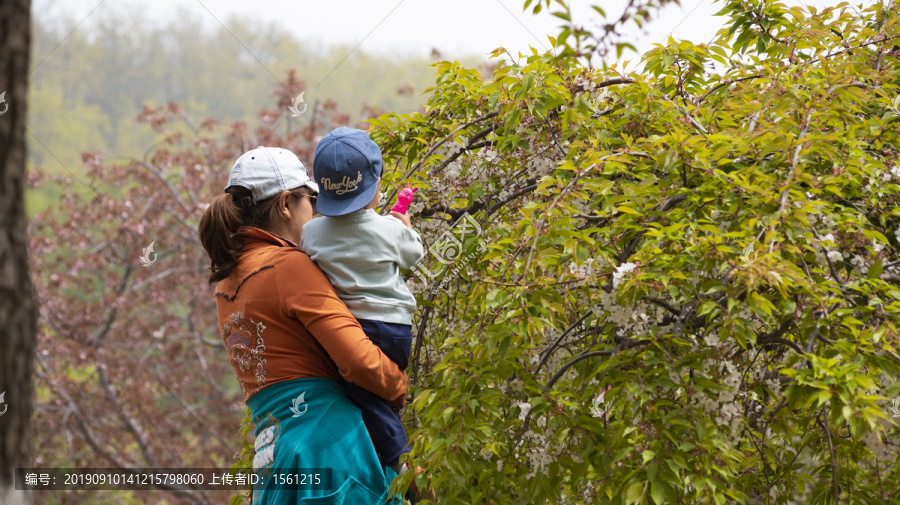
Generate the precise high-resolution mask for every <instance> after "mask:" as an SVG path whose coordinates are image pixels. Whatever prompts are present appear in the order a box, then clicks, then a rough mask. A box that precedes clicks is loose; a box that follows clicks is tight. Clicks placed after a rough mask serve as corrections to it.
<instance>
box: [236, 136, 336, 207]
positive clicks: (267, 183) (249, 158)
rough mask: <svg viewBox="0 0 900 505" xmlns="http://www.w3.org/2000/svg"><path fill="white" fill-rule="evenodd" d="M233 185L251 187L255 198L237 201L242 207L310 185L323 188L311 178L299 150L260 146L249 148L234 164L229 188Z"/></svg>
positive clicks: (249, 188) (313, 187)
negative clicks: (298, 153) (298, 154)
mask: <svg viewBox="0 0 900 505" xmlns="http://www.w3.org/2000/svg"><path fill="white" fill-rule="evenodd" d="M232 186H241V187H242V188H246V189H248V190H250V193H251V194H252V195H253V198H252V199H251V198H249V197H244V198H243V199H242V200H241V201H235V202H234V203H235V205H237V206H238V207H250V206H253V205H256V203H257V202H261V201H263V200H265V199H267V198H271V197H273V196H277V195H280V194H281V193H282V192H284V191H289V190H292V189H296V188H299V187H300V186H306V187H307V188H309V189H311V190H313V191H315V192H316V193H318V192H319V186H318V185H317V184H316V183H315V182H313V181H312V180H311V179H310V178H309V174H307V172H306V167H305V166H304V165H303V162H302V161H300V158H298V157H297V155H296V154H294V153H292V152H291V151H288V150H287V149H282V148H280V147H262V146H260V147H257V148H256V149H253V150H252V151H247V152H246V153H244V154H243V155H241V157H240V158H238V159H237V161H235V162H234V166H233V167H231V173H230V174H229V175H228V184H226V185H225V192H228V189H229V188H231V187H232Z"/></svg>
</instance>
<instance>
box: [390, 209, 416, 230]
mask: <svg viewBox="0 0 900 505" xmlns="http://www.w3.org/2000/svg"><path fill="white" fill-rule="evenodd" d="M390 215H391V216H394V217H396V218H397V219H399V220H400V222H402V223H403V224H405V225H406V227H407V228H412V223H411V222H410V221H409V214H401V213H399V212H394V211H391V213H390Z"/></svg>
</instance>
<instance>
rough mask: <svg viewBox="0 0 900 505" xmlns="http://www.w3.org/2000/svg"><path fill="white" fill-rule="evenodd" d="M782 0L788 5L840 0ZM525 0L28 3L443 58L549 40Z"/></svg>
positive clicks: (657, 34) (657, 25)
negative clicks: (274, 31) (255, 23)
mask: <svg viewBox="0 0 900 505" xmlns="http://www.w3.org/2000/svg"><path fill="white" fill-rule="evenodd" d="M782 1H783V2H784V3H785V4H787V5H799V4H800V3H801V2H803V3H807V4H811V5H816V6H825V5H835V4H837V3H838V1H837V0H811V1H810V0H782ZM869 2H871V0H869ZM859 3H860V2H859V1H855V2H851V4H853V5H859ZM591 4H596V5H600V6H602V8H603V9H605V10H606V14H607V16H610V17H613V16H618V15H619V14H620V13H621V11H622V8H623V7H624V5H625V4H626V2H625V1H624V0H594V1H593V2H590V1H587V0H573V1H572V2H571V5H572V8H573V11H574V13H575V17H574V19H575V21H576V22H577V23H581V24H583V25H585V26H588V27H590V26H593V25H595V24H596V23H597V21H598V20H599V17H598V16H597V14H596V13H594V12H593V11H592V10H591V9H590V5H591ZM523 5H524V2H523V0H453V1H449V2H448V1H441V2H438V1H436V0H335V1H322V0H317V1H311V0H253V1H246V0H152V1H149V0H103V1H100V0H64V1H62V0H34V1H33V11H34V13H35V15H36V16H37V17H40V18H41V19H51V20H53V19H56V20H59V19H67V20H68V22H69V24H73V23H74V24H77V23H78V22H80V21H82V20H84V22H83V23H82V24H81V25H79V26H78V28H77V29H79V30H90V27H91V25H90V20H91V18H92V17H99V16H100V15H102V14H104V13H107V14H108V13H115V12H126V11H138V12H142V13H144V14H145V15H146V16H147V18H148V22H152V23H154V24H156V23H159V22H164V21H165V20H166V19H167V18H171V17H172V16H174V15H177V14H178V13H179V12H182V13H183V12H184V11H187V12H188V13H192V14H195V15H196V16H198V17H199V18H201V19H204V20H206V21H207V22H208V23H209V25H210V26H218V25H219V24H220V23H222V24H224V25H225V26H226V27H227V25H228V20H229V18H230V17H231V16H234V15H237V16H244V17H248V18H251V19H257V20H264V21H272V22H275V23H278V24H279V25H281V26H283V27H284V28H285V29H287V30H289V31H291V32H292V33H293V34H295V35H296V36H297V37H298V38H299V39H301V40H306V41H314V42H317V43H318V44H325V45H330V44H341V45H346V46H348V47H350V48H353V47H357V46H358V47H359V49H360V50H364V51H367V52H370V53H381V54H384V53H387V54H401V55H427V54H429V53H430V52H431V49H432V48H436V49H438V50H439V51H440V52H441V53H442V54H443V55H444V57H445V58H453V57H456V56H459V55H464V54H480V55H486V54H487V53H489V52H490V51H491V50H492V49H494V48H496V47H499V46H503V47H506V48H507V49H509V50H511V51H514V53H513V54H515V52H517V51H523V52H524V51H527V49H528V47H529V46H534V47H537V48H539V49H543V48H548V47H549V43H548V41H547V37H546V36H547V35H548V34H550V35H555V34H556V33H557V31H558V26H559V24H560V23H559V21H560V20H559V19H557V18H555V17H552V16H550V15H548V14H546V13H541V14H539V15H536V16H535V15H532V14H531V13H530V12H529V13H525V12H523V10H522V6H523ZM719 9H721V3H720V2H715V1H714V0H683V2H682V5H676V4H670V5H668V6H666V7H665V8H664V9H663V10H662V11H661V12H660V14H659V16H658V18H657V19H655V20H654V21H653V22H651V23H650V25H648V26H646V27H645V32H644V33H642V32H641V31H640V30H638V29H637V28H634V29H632V30H631V31H630V33H629V34H628V35H629V37H630V38H631V41H632V42H637V45H638V49H639V51H641V52H643V51H646V50H648V49H650V48H651V47H652V45H653V44H654V43H658V42H661V41H663V40H665V39H666V37H667V36H668V35H669V34H670V33H671V34H672V36H674V37H675V38H679V39H688V40H691V41H693V42H709V41H710V40H711V39H712V38H713V36H714V35H715V33H716V31H717V30H718V29H719V28H721V27H722V26H723V20H722V18H717V17H715V16H714V14H715V13H716V12H717V11H718V10H719ZM73 27H74V26H73ZM625 58H626V59H631V60H635V61H636V60H637V59H638V58H637V57H636V56H634V57H627V56H626V57H625Z"/></svg>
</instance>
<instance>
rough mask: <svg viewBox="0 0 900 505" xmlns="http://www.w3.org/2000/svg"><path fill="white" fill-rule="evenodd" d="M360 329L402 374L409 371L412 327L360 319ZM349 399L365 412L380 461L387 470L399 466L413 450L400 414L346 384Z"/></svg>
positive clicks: (353, 386)
mask: <svg viewBox="0 0 900 505" xmlns="http://www.w3.org/2000/svg"><path fill="white" fill-rule="evenodd" d="M359 324H360V326H362V329H363V331H364V332H366V335H367V336H368V337H369V339H370V340H371V341H372V343H373V344H375V345H376V346H378V348H379V349H381V352H383V353H384V354H385V355H386V356H387V357H388V358H390V360H391V361H393V362H394V363H396V364H397V367H398V368H399V369H400V370H406V367H407V365H408V364H409V353H410V350H411V348H412V326H410V325H408V324H398V323H385V322H382V321H371V320H368V319H360V320H359ZM345 384H346V385H347V395H348V396H350V399H351V400H353V401H354V402H355V403H356V405H357V406H358V407H359V410H361V411H362V418H363V422H364V423H366V428H367V429H368V430H369V436H370V437H372V443H373V444H374V445H375V452H377V453H378V460H379V461H380V462H381V464H382V465H384V466H391V465H396V464H397V463H398V462H399V461H400V456H402V455H403V454H404V453H407V452H409V451H410V450H411V448H410V447H409V439H407V438H406V430H404V428H403V422H402V421H401V419H400V414H399V413H397V412H394V411H393V410H391V407H390V406H389V405H388V403H387V402H386V401H385V400H383V399H382V398H381V397H380V396H378V395H376V394H374V393H371V392H369V391H367V390H365V389H363V388H361V387H360V386H357V385H356V384H353V383H351V382H346V381H345Z"/></svg>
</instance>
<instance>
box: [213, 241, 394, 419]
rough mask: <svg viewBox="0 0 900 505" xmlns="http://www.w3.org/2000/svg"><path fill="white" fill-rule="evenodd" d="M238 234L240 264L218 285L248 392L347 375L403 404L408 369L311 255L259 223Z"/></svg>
mask: <svg viewBox="0 0 900 505" xmlns="http://www.w3.org/2000/svg"><path fill="white" fill-rule="evenodd" d="M238 236H239V237H241V239H243V241H244V247H243V249H242V253H241V256H240V259H239V260H238V265H237V267H235V269H234V270H233V271H232V272H231V275H230V276H229V277H228V278H227V279H225V280H223V281H220V282H219V283H218V284H217V285H216V294H215V298H216V307H217V310H218V316H219V331H220V332H221V335H222V340H223V341H224V343H225V349H226V350H227V352H228V358H229V359H230V361H231V366H232V367H233V368H234V371H235V373H236V374H237V378H238V382H239V383H240V386H241V390H242V391H243V393H244V399H245V400H248V399H250V397H252V396H253V395H254V394H256V393H257V392H259V391H260V390H261V389H263V388H265V387H267V386H271V385H272V384H276V383H279V382H284V381H288V380H293V379H303V378H310V377H313V378H325V379H340V377H341V376H343V377H344V378H345V379H347V380H348V381H350V382H353V383H355V384H358V385H359V386H362V387H363V388H365V389H367V390H369V391H371V392H373V393H375V394H376V395H378V396H380V397H382V398H384V399H385V400H387V401H388V402H389V403H390V404H391V405H392V406H398V405H401V404H402V403H403V401H404V399H405V396H406V387H407V378H406V374H405V373H403V372H402V371H400V369H398V368H397V365H396V364H395V363H394V362H392V361H391V360H390V359H389V358H388V357H387V356H385V355H384V353H382V352H381V349H379V348H378V347H376V346H375V344H373V343H372V341H371V340H369V339H368V337H366V334H365V333H364V332H363V331H362V328H361V327H360V325H359V323H358V322H357V321H356V319H355V318H354V317H353V315H352V314H350V311H349V310H347V306H346V305H344V302H342V301H341V299H340V298H338V296H337V294H336V293H335V291H334V288H332V287H331V284H329V282H328V279H327V278H326V277H325V274H323V273H322V271H321V270H319V268H318V267H317V266H316V265H315V264H314V263H313V262H312V260H310V259H309V256H307V255H306V254H304V253H303V252H302V251H301V250H300V249H298V248H297V247H296V246H295V245H294V244H293V243H291V242H289V241H288V240H285V239H283V238H281V237H278V236H276V235H273V234H271V233H268V232H266V231H263V230H260V229H258V228H251V227H243V228H240V229H239V230H238Z"/></svg>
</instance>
